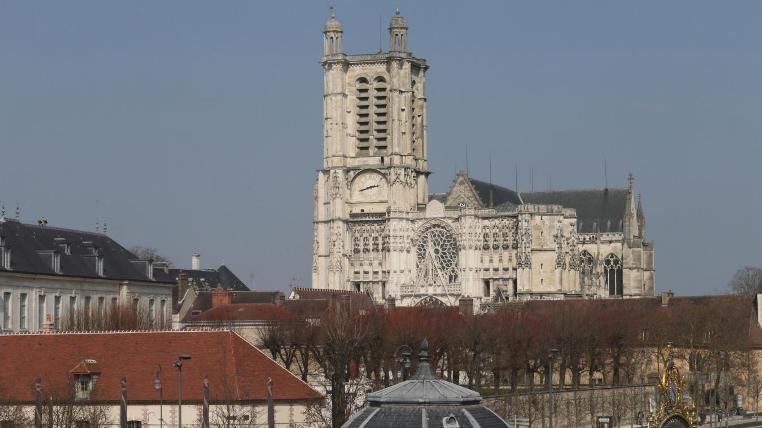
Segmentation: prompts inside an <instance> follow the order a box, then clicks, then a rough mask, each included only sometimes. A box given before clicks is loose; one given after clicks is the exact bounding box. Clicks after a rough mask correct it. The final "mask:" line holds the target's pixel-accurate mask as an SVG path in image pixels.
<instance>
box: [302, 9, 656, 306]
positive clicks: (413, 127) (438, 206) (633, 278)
mask: <svg viewBox="0 0 762 428" xmlns="http://www.w3.org/2000/svg"><path fill="white" fill-rule="evenodd" d="M342 43H343V31H342V27H341V23H340V22H339V21H338V20H337V19H336V18H335V17H334V16H331V18H330V19H329V20H328V22H326V24H325V27H324V29H323V58H322V61H321V64H322V66H323V73H324V79H323V85H324V86H323V90H324V93H323V166H322V169H320V170H319V171H318V173H317V179H316V182H315V188H314V197H315V200H314V204H315V205H314V207H315V212H314V242H313V264H312V287H313V288H326V289H338V290H350V291H360V292H367V293H369V294H371V295H372V296H373V298H374V300H376V301H377V302H379V303H380V302H384V301H392V299H394V300H393V301H394V302H395V304H396V305H399V306H414V305H457V304H458V302H459V301H460V300H461V299H472V300H473V303H474V305H476V306H477V307H482V308H483V307H485V306H489V305H491V304H499V303H503V302H506V301H515V300H526V299H562V298H609V297H611V298H631V297H641V296H652V295H653V294H654V261H653V243H652V242H650V241H647V240H646V239H645V217H644V215H643V210H642V208H641V204H640V198H639V197H636V194H635V189H634V179H633V177H632V176H631V175H630V177H629V180H628V181H629V185H628V186H627V187H626V188H603V189H593V190H590V189H585V190H555V191H541V192H535V191H532V192H518V191H514V190H511V189H509V188H506V187H502V186H498V185H495V184H492V183H487V182H484V181H479V180H476V179H474V178H471V177H470V176H469V175H468V173H467V172H460V173H457V174H456V176H455V178H454V180H453V182H452V185H451V187H450V188H449V190H448V191H447V192H446V193H434V194H430V193H429V189H428V176H429V174H430V170H429V166H428V160H427V153H428V150H429V141H428V139H427V119H426V108H427V107H426V103H427V99H426V71H427V70H428V68H429V66H428V64H427V63H426V60H425V59H423V58H418V57H416V56H414V55H413V54H412V53H411V52H410V51H409V49H408V27H407V23H406V21H405V19H404V18H403V17H402V16H401V15H400V13H399V11H397V12H396V14H395V15H394V16H393V17H392V19H391V21H390V23H389V50H388V52H379V53H373V54H362V55H350V54H347V53H345V52H344V50H343V47H342ZM434 147H436V146H434Z"/></svg>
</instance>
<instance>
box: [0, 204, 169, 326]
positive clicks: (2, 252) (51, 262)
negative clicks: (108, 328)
mask: <svg viewBox="0 0 762 428" xmlns="http://www.w3.org/2000/svg"><path fill="white" fill-rule="evenodd" d="M152 264H153V263H152V261H150V260H138V259H137V258H136V257H135V256H134V255H133V254H131V253H130V252H129V251H127V250H126V249H124V248H123V247H122V246H121V245H119V244H118V243H116V242H115V241H114V240H112V239H111V238H109V237H108V236H106V235H105V234H102V233H93V232H85V231H77V230H71V229H62V228H55V227H48V226H47V225H42V224H38V225H31V224H24V223H21V222H19V221H17V220H13V219H6V218H0V328H1V329H2V331H12V332H18V331H38V330H51V329H52V330H56V329H60V328H62V327H64V326H65V325H66V323H67V321H69V320H70V319H71V318H70V317H72V316H74V314H85V313H87V314H89V316H97V315H99V314H100V315H105V314H106V313H107V312H108V311H109V310H112V309H115V308H117V307H118V306H119V305H130V306H131V307H132V308H134V309H135V310H137V311H140V313H141V314H143V315H144V316H145V317H146V318H147V320H146V321H147V322H148V323H149V324H150V325H153V326H155V327H161V326H165V325H167V324H169V323H170V322H171V317H172V288H173V287H174V285H175V284H174V283H171V282H164V281H157V280H155V279H154V278H153V265H152Z"/></svg>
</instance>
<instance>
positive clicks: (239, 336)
mask: <svg viewBox="0 0 762 428" xmlns="http://www.w3.org/2000/svg"><path fill="white" fill-rule="evenodd" d="M230 332H231V333H232V335H235V336H237V337H238V339H239V340H242V341H244V342H246V339H244V338H243V336H241V335H240V334H238V332H237V331H235V330H230ZM232 335H231V336H232ZM252 348H254V349H255V350H256V352H259V353H260V354H262V355H264V356H265V358H267V359H269V360H272V358H270V357H268V356H267V354H265V353H264V351H262V350H261V349H259V348H258V347H256V346H252ZM273 361H274V360H273ZM278 367H281V368H282V369H283V370H284V371H285V372H286V373H288V374H289V375H291V377H293V378H294V379H296V380H297V381H298V382H299V383H301V384H303V385H304V386H306V387H307V388H309V389H311V390H312V391H314V392H315V393H316V394H317V395H318V396H320V397H322V396H323V394H322V393H320V392H319V391H318V390H316V389H315V388H313V387H312V386H310V384H309V383H307V382H305V381H303V380H302V378H300V377H299V376H297V375H296V374H295V373H294V372H292V371H291V370H288V369H286V368H285V367H283V366H281V365H278Z"/></svg>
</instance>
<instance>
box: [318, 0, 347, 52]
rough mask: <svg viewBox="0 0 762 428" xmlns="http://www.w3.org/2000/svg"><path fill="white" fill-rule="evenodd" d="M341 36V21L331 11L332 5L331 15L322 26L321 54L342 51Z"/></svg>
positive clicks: (342, 33) (342, 34)
mask: <svg viewBox="0 0 762 428" xmlns="http://www.w3.org/2000/svg"><path fill="white" fill-rule="evenodd" d="M343 37H344V31H342V29H341V22H339V20H338V19H336V14H335V13H333V7H331V17H330V18H328V21H326V23H325V26H324V27H323V55H325V56H331V55H336V54H341V53H343V52H344V47H343V43H342V39H343Z"/></svg>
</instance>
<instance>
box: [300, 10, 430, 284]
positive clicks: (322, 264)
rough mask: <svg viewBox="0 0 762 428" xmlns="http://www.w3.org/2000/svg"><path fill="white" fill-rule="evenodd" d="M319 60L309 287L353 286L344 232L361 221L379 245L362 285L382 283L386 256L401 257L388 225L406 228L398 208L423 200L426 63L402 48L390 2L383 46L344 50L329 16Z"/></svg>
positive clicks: (403, 33)
mask: <svg viewBox="0 0 762 428" xmlns="http://www.w3.org/2000/svg"><path fill="white" fill-rule="evenodd" d="M321 64H322V66H323V75H324V79H323V166H322V168H321V169H320V170H319V171H318V174H317V180H316V183H315V189H314V194H315V212H314V228H315V230H314V235H315V236H314V243H313V269H312V271H313V274H312V286H313V287H315V288H333V289H358V290H359V289H360V285H359V284H356V283H353V282H352V281H351V280H350V273H349V270H350V269H349V257H350V255H351V254H352V251H353V250H352V245H353V243H352V242H351V240H352V238H351V236H352V234H351V233H349V232H350V228H351V227H352V224H353V222H355V223H357V224H359V222H364V223H363V224H366V225H367V224H368V223H367V222H368V221H370V222H374V223H372V224H371V226H373V227H375V228H377V229H383V230H384V231H385V232H384V233H382V234H380V235H379V237H378V239H379V242H377V245H378V247H379V248H380V247H381V246H384V247H385V248H386V250H385V251H383V252H382V251H379V252H378V254H379V257H383V258H384V260H383V261H382V260H368V265H367V266H365V267H364V268H368V272H369V274H368V280H367V281H366V282H367V284H363V285H364V287H363V288H366V289H367V288H374V287H375V288H379V287H381V288H383V287H385V283H386V281H387V280H388V275H389V273H390V272H392V271H394V270H395V264H396V263H395V260H398V262H397V263H402V260H403V259H402V258H401V257H400V256H398V255H395V251H394V249H393V248H391V247H393V246H394V243H393V241H394V233H393V231H394V230H395V229H396V228H410V224H409V221H410V220H409V219H408V218H407V215H405V214H406V213H409V212H411V211H416V210H418V208H419V207H420V206H423V205H425V204H426V203H427V202H428V182H427V177H428V174H429V171H428V165H427V154H426V153H427V142H426V95H425V87H426V70H427V69H428V65H427V64H426V61H425V60H424V59H420V58H416V57H414V56H413V55H412V54H411V53H410V51H409V50H408V27H407V23H406V22H405V18H403V17H402V15H400V12H399V10H397V11H396V13H395V15H394V16H393V17H392V19H391V21H390V23H389V50H388V52H383V51H382V52H378V53H374V54H365V55H349V54H346V53H345V52H344V51H343V30H342V26H341V23H340V22H339V21H338V20H337V19H336V18H335V16H333V14H332V15H331V17H330V18H329V19H328V21H327V22H326V24H325V27H324V29H323V58H322V61H321ZM381 235H383V236H385V238H381ZM381 240H383V242H381ZM390 246H391V247H390ZM381 253H383V256H381V255H380V254H381ZM374 262H377V265H376V266H375V267H376V268H377V269H373V268H371V266H372V265H373V264H374ZM400 269H401V267H400ZM373 272H375V273H373ZM353 284H354V285H353ZM375 291H379V290H375ZM381 294H383V293H381Z"/></svg>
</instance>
